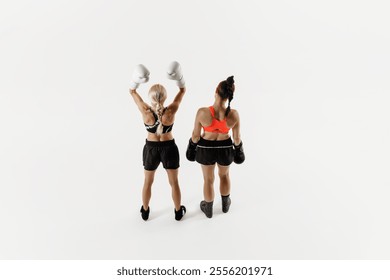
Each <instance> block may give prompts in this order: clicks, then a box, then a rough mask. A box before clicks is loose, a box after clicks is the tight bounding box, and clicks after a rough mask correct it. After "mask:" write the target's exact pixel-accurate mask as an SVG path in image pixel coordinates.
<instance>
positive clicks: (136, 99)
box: [129, 89, 149, 113]
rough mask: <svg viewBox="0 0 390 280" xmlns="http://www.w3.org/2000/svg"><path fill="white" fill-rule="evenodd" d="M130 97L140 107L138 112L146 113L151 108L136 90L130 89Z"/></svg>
mask: <svg viewBox="0 0 390 280" xmlns="http://www.w3.org/2000/svg"><path fill="white" fill-rule="evenodd" d="M129 91H130V95H131V96H132V97H133V100H134V102H135V104H136V105H137V107H138V110H140V112H141V113H143V112H145V111H146V110H147V109H148V108H149V106H148V104H146V103H145V102H144V101H143V100H142V97H141V96H140V95H139V94H138V92H137V90H136V89H130V90H129Z"/></svg>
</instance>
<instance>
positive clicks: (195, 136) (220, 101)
mask: <svg viewBox="0 0 390 280" xmlns="http://www.w3.org/2000/svg"><path fill="white" fill-rule="evenodd" d="M234 90H235V86H234V78H233V76H230V77H228V78H227V79H226V80H224V81H222V82H220V83H219V84H218V86H217V89H216V91H215V95H214V98H215V100H214V104H213V105H212V106H210V107H202V108H199V110H198V112H197V114H196V118H195V125H194V130H193V132H192V137H191V138H190V140H189V143H188V147H187V152H186V157H187V159H188V160H190V161H195V160H196V161H197V162H198V163H200V164H201V166H202V172H203V179H204V184H203V195H204V200H202V201H201V203H200V209H201V210H202V211H203V212H204V213H205V215H206V217H208V218H211V217H212V216H213V203H214V171H215V166H216V164H217V166H218V175H219V179H220V188H219V189H220V192H221V198H222V211H223V212H224V213H227V212H228V211H229V207H230V204H231V199H230V178H229V165H230V164H231V163H232V162H233V161H234V162H235V163H237V164H240V163H243V162H244V160H245V155H244V150H243V147H242V141H241V136H240V118H239V115H238V112H237V110H234V109H231V108H230V103H231V101H232V100H233V94H234ZM226 103H227V106H226ZM202 128H203V133H202ZM230 129H231V130H232V132H233V140H232V138H231V137H230V134H229V131H230Z"/></svg>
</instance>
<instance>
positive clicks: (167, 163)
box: [142, 139, 180, 171]
mask: <svg viewBox="0 0 390 280" xmlns="http://www.w3.org/2000/svg"><path fill="white" fill-rule="evenodd" d="M142 156H143V165H144V168H145V170H150V171H153V170H156V169H157V167H158V166H159V165H160V162H162V164H163V167H164V168H165V169H177V168H179V167H180V156H179V149H178V147H177V145H176V143H175V140H174V139H172V140H168V141H162V142H158V141H149V140H146V142H145V146H144V149H143V152H142Z"/></svg>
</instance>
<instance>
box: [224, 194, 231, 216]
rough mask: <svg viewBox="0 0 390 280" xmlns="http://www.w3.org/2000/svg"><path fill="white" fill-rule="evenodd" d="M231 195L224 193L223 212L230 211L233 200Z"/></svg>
mask: <svg viewBox="0 0 390 280" xmlns="http://www.w3.org/2000/svg"><path fill="white" fill-rule="evenodd" d="M229 196H230V195H222V212H223V213H227V212H229V207H230V204H232V200H231V199H230V197H229Z"/></svg>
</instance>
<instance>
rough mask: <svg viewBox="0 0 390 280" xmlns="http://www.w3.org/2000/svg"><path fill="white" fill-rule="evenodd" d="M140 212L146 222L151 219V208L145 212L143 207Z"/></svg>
mask: <svg viewBox="0 0 390 280" xmlns="http://www.w3.org/2000/svg"><path fill="white" fill-rule="evenodd" d="M140 212H141V216H142V219H144V221H146V220H147V219H149V212H150V207H148V210H145V209H144V206H141V210H140Z"/></svg>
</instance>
